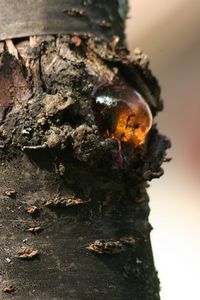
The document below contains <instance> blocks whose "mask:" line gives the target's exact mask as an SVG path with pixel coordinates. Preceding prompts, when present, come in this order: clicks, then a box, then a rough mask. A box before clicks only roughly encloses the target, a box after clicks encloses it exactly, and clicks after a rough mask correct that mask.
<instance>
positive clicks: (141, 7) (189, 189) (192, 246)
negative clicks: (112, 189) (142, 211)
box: [127, 0, 200, 300]
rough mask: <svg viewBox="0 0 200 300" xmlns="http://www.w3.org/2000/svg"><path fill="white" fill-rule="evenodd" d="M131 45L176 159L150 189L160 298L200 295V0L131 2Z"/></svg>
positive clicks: (171, 299) (181, 299)
mask: <svg viewBox="0 0 200 300" xmlns="http://www.w3.org/2000/svg"><path fill="white" fill-rule="evenodd" d="M129 3H130V12H129V20H128V22H127V35H128V45H129V49H130V50H131V51H132V52H133V49H134V48H135V47H138V46H139V47H140V48H141V49H143V50H144V52H146V53H147V54H148V55H149V57H150V60H151V68H152V70H153V72H154V74H155V75H156V76H157V77H158V79H159V81H160V83H161V86H162V97H163V98H164V101H165V110H164V111H163V112H162V113H160V114H159V116H158V118H157V122H158V124H159V128H160V131H161V132H162V133H165V134H167V135H168V136H169V137H170V138H171V140H172V143H173V147H172V149H171V150H170V151H169V154H170V156H172V157H173V161H172V162H171V163H169V164H165V165H164V169H165V174H164V176H163V177H162V178H160V179H159V180H154V181H153V182H152V183H151V187H150V189H149V193H150V197H151V204H150V205H151V216H150V219H151V223H152V225H153V227H154V230H153V232H152V243H153V251H154V257H155V263H156V267H157V269H158V270H159V276H160V280H161V299H162V300H199V299H200V1H199V0H190V1H189V0H168V1H163V0H151V1H149V0H129Z"/></svg>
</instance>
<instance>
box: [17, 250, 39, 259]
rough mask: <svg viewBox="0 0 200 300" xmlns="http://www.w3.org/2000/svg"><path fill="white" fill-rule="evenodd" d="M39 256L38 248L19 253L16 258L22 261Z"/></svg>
mask: <svg viewBox="0 0 200 300" xmlns="http://www.w3.org/2000/svg"><path fill="white" fill-rule="evenodd" d="M38 255H39V250H38V249H36V248H25V249H24V250H22V251H20V252H17V253H16V255H15V257H16V258H20V259H32V258H35V257H36V256H38Z"/></svg>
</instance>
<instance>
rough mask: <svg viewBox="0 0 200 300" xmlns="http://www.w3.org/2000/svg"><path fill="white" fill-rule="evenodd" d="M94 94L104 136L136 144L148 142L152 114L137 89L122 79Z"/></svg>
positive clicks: (96, 112)
mask: <svg viewBox="0 0 200 300" xmlns="http://www.w3.org/2000/svg"><path fill="white" fill-rule="evenodd" d="M93 96H94V98H95V100H94V102H93V110H94V115H95V119H96V123H97V125H98V127H99V130H100V133H101V134H102V135H103V136H104V137H111V138H115V139H117V140H119V141H121V142H130V143H132V144H133V146H134V147H138V146H140V145H142V144H144V142H145V139H146V136H147V133H148V132H149V130H150V128H151V126H152V114H151V111H150V108H149V106H148V104H147V103H146V102H145V100H144V99H143V98H142V96H141V95H140V94H139V93H138V92H137V91H135V90H134V89H133V88H131V87H130V86H128V85H127V84H125V83H124V82H122V81H120V82H118V84H103V85H102V86H100V87H99V88H98V89H96V90H95V93H94V94H93Z"/></svg>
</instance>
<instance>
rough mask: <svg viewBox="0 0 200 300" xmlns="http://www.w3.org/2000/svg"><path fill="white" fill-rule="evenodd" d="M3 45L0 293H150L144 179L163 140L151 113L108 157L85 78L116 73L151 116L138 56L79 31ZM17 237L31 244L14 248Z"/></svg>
mask: <svg viewBox="0 0 200 300" xmlns="http://www.w3.org/2000/svg"><path fill="white" fill-rule="evenodd" d="M103 3H104V2H103ZM79 8H80V7H79ZM91 9H92V8H91ZM76 17H77V16H74V18H76ZM77 18H78V17H77ZM105 30H108V29H105ZM122 35H123V34H122ZM3 45H4V47H3V48H2V51H1V57H0V60H1V61H0V122H1V127H0V160H1V165H0V174H1V176H0V199H1V215H0V224H1V226H0V231H1V235H0V240H1V243H0V245H1V246H0V257H1V274H0V275H1V277H0V279H1V282H0V284H1V287H2V288H3V287H4V286H5V285H7V284H12V285H13V286H14V288H15V292H14V293H11V296H10V295H7V294H5V293H4V292H2V297H3V299H10V298H11V297H12V295H13V294H14V298H15V299H39V300H40V299H41V300H45V299H56V300H57V299H134V300H151V299H152V300H156V299H159V281H158V278H157V272H156V270H155V266H154V261H153V256H152V250H151V243H150V231H151V229H152V228H151V225H150V224H149V221H148V215H149V206H148V201H149V199H148V196H147V193H146V188H147V185H148V184H147V181H148V180H151V179H152V178H154V177H159V176H161V175H162V173H163V172H162V168H161V164H162V162H163V161H165V159H166V158H165V150H166V149H167V148H168V147H169V146H170V144H169V141H168V140H167V139H166V138H165V137H164V136H162V135H160V134H159V133H158V130H157V128H156V125H153V127H152V129H151V130H150V132H149V135H148V139H147V140H146V143H145V145H143V146H142V147H140V148H133V147H132V146H130V145H129V144H126V143H122V151H123V157H124V160H125V161H126V165H125V168H124V169H118V168H116V157H117V147H118V145H117V142H116V141H115V140H114V139H112V138H104V137H102V136H101V135H100V133H99V130H98V126H97V124H96V121H95V118H94V111H93V107H92V101H93V97H92V93H93V91H94V89H95V87H96V86H97V85H98V84H99V83H101V82H102V81H103V80H104V81H107V82H113V81H114V80H115V79H116V78H119V77H120V78H123V80H124V81H126V82H127V83H128V84H129V85H131V86H132V87H133V88H135V89H136V90H137V91H139V92H140V93H141V94H142V95H143V97H144V98H145V100H146V101H147V103H148V104H149V107H150V109H151V111H152V114H153V116H155V115H156V114H157V112H158V111H160V110H161V109H162V101H161V99H160V88H159V85H158V83H157V80H156V79H155V78H154V77H153V75H152V73H151V71H150V70H149V69H148V65H147V64H143V62H144V61H143V58H144V56H143V55H142V53H138V52H137V53H136V56H135V57H134V58H133V59H132V60H130V59H129V58H128V56H127V50H125V49H124V48H120V47H118V46H117V45H115V41H114V40H113V42H112V43H110V42H106V41H103V40H101V39H100V38H97V37H94V36H93V35H92V34H90V35H87V34H84V35H83V34H82V33H79V34H76V35H74V34H67V33H66V34H64V35H56V36H55V35H44V36H37V37H30V38H23V39H13V44H12V45H10V44H7V43H5V42H3ZM13 47H14V48H13ZM12 49H15V50H16V51H17V52H16V51H14V52H13V51H12ZM11 53H12V54H11ZM16 53H17V58H16ZM13 54H14V55H13ZM33 206H35V207H36V208H37V209H35V208H34V207H33ZM27 208H29V209H28V210H27ZM35 228H37V229H35ZM33 233H34V234H33ZM97 240H103V241H100V242H96V243H95V244H94V242H95V241H97ZM24 248H30V249H38V250H39V254H38V255H36V256H35V257H32V258H31V259H28V260H27V261H26V260H20V259H19V258H18V257H15V256H16V254H17V253H19V251H21V250H23V249H24ZM88 248H89V250H88ZM91 248H92V249H91ZM90 250H96V252H95V251H90Z"/></svg>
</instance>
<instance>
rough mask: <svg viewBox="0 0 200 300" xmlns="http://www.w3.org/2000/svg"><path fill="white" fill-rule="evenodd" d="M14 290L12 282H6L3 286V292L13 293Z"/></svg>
mask: <svg viewBox="0 0 200 300" xmlns="http://www.w3.org/2000/svg"><path fill="white" fill-rule="evenodd" d="M14 290H15V288H14V286H13V285H12V284H8V285H6V286H4V287H3V292H4V293H8V294H10V293H13V292H14Z"/></svg>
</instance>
